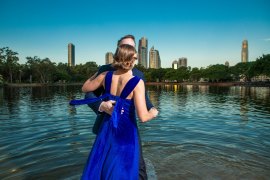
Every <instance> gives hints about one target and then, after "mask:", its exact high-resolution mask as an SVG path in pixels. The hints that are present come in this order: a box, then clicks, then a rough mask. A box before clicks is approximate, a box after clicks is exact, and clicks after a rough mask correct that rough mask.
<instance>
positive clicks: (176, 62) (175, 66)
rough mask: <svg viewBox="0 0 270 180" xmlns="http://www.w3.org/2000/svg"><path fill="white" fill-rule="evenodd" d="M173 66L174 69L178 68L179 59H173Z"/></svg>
mask: <svg viewBox="0 0 270 180" xmlns="http://www.w3.org/2000/svg"><path fill="white" fill-rule="evenodd" d="M172 68H173V69H178V61H176V60H175V61H173V63H172Z"/></svg>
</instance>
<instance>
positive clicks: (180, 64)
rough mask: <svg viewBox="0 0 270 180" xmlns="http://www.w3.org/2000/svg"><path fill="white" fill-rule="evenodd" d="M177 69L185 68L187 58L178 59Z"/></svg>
mask: <svg viewBox="0 0 270 180" xmlns="http://www.w3.org/2000/svg"><path fill="white" fill-rule="evenodd" d="M178 67H187V58H185V57H182V58H179V59H178Z"/></svg>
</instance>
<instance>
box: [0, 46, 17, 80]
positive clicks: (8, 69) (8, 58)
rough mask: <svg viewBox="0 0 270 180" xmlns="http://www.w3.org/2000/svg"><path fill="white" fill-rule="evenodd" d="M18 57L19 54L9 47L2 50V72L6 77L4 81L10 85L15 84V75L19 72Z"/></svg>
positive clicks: (0, 53) (0, 64) (0, 61)
mask: <svg viewBox="0 0 270 180" xmlns="http://www.w3.org/2000/svg"><path fill="white" fill-rule="evenodd" d="M17 55H18V53H17V52H14V51H12V50H11V49H9V48H8V47H4V48H1V49H0V66H1V67H0V70H1V71H2V72H1V73H2V74H3V75H4V79H6V80H7V81H8V82H10V83H12V82H13V79H14V77H13V75H14V74H15V73H16V70H18V66H19V63H18V61H19V58H18V56H17Z"/></svg>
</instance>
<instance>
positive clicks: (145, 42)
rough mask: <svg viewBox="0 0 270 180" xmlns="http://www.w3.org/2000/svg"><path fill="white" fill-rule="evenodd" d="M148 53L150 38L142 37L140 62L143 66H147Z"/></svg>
mask: <svg viewBox="0 0 270 180" xmlns="http://www.w3.org/2000/svg"><path fill="white" fill-rule="evenodd" d="M147 53H148V40H147V39H146V38H145V37H142V38H141V39H140V40H139V48H138V55H139V56H138V63H139V64H141V65H142V66H143V67H145V68H147V67H148V66H147Z"/></svg>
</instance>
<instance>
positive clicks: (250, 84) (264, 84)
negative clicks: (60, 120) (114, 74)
mask: <svg viewBox="0 0 270 180" xmlns="http://www.w3.org/2000/svg"><path fill="white" fill-rule="evenodd" d="M77 85H81V86H82V85H83V83H79V82H78V83H6V84H3V85H0V87H1V86H7V87H44V86H77ZM146 85H155V86H159V85H204V86H247V87H270V82H182V83H177V82H146Z"/></svg>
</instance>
